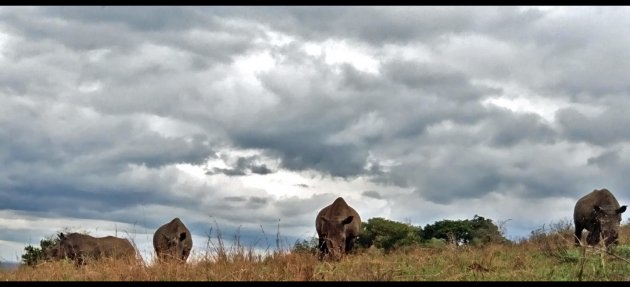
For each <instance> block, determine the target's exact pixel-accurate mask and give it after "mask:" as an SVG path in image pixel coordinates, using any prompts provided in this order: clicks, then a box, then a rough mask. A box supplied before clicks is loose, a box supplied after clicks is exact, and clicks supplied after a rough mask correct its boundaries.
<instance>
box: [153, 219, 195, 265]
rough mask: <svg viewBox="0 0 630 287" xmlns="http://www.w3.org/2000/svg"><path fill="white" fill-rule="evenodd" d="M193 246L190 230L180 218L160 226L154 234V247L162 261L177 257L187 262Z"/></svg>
mask: <svg viewBox="0 0 630 287" xmlns="http://www.w3.org/2000/svg"><path fill="white" fill-rule="evenodd" d="M192 246H193V241H192V236H191V234H190V231H189V230H188V228H186V225H184V223H183V222H182V221H181V220H180V219H179V218H174V219H173V220H171V222H169V223H166V224H164V225H162V226H160V228H158V229H157V230H156V231H155V234H153V248H154V249H155V253H156V255H157V258H158V260H160V261H164V260H168V259H177V260H180V261H181V262H186V259H188V255H190V250H191V249H192Z"/></svg>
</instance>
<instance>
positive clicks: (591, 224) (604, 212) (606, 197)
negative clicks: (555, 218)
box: [573, 188, 626, 246]
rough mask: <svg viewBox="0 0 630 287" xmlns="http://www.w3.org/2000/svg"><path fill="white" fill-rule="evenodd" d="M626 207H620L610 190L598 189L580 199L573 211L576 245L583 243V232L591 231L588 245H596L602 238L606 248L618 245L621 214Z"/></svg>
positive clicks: (587, 239)
mask: <svg viewBox="0 0 630 287" xmlns="http://www.w3.org/2000/svg"><path fill="white" fill-rule="evenodd" d="M624 211H626V206H625V205H624V206H621V207H620V206H619V202H617V199H616V198H615V196H614V195H613V194H612V193H611V192H610V191H608V189H605V188H604V189H599V190H598V189H596V190H593V191H592V192H591V193H589V194H587V195H585V196H584V197H582V198H580V199H579V200H578V201H577V203H576V204H575V208H574V210H573V221H574V223H575V245H580V242H581V241H582V230H583V229H586V230H588V231H589V233H588V236H587V237H586V243H587V244H588V245H596V244H598V243H599V241H600V237H603V238H604V244H605V246H610V245H611V244H616V243H618V237H619V224H620V222H621V214H622V213H623V212H624Z"/></svg>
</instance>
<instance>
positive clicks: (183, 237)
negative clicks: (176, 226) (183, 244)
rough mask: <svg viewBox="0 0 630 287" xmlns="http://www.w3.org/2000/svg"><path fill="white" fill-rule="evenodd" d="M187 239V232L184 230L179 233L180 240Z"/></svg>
mask: <svg viewBox="0 0 630 287" xmlns="http://www.w3.org/2000/svg"><path fill="white" fill-rule="evenodd" d="M185 239H186V232H182V233H180V234H179V241H184V240H185Z"/></svg>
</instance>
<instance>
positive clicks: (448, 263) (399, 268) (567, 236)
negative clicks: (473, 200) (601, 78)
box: [0, 225, 630, 281]
mask: <svg viewBox="0 0 630 287" xmlns="http://www.w3.org/2000/svg"><path fill="white" fill-rule="evenodd" d="M572 243H573V239H572V230H571V229H570V228H569V227H568V226H565V227H563V228H559V229H557V230H548V231H545V230H544V229H543V230H538V231H536V232H532V234H531V235H530V236H529V238H526V239H522V240H519V241H518V242H512V243H508V244H489V245H485V246H455V245H450V244H424V245H417V246H405V247H403V248H398V249H395V250H393V251H392V252H389V253H387V254H386V253H384V252H383V251H382V250H378V249H374V248H371V249H361V250H357V251H356V252H354V253H353V254H350V255H349V256H347V257H345V258H343V259H342V260H341V261H339V262H331V261H319V260H318V258H317V256H316V255H314V254H313V253H310V252H294V253H291V252H289V251H281V252H280V251H276V252H272V253H268V254H267V255H256V254H255V253H254V252H253V251H252V250H251V249H250V248H247V247H243V246H236V247H234V248H229V249H228V248H224V247H223V246H222V245H221V246H218V247H216V246H215V247H213V248H208V250H207V251H206V252H207V254H206V256H204V257H203V258H201V259H196V260H189V261H188V263H186V264H170V263H168V264H150V265H145V264H143V263H138V262H123V261H115V260H107V259H105V260H102V261H100V262H95V263H92V264H88V265H85V266H80V267H75V265H74V264H73V263H71V262H67V261H57V262H45V263H41V264H39V265H37V266H34V267H31V266H26V265H24V266H20V267H19V268H18V269H16V270H9V271H7V270H3V271H0V281H7V280H8V281H40V280H54V281H69V280H99V281H101V280H102V281H110V280H113V281H121V280H122V281H165V280H169V281H170V280H175V281H347V280H352V281H355V280H360V281H483V280H492V281H495V280H498V281H502V280H509V281H532V280H542V281H628V280H630V225H623V226H622V227H621V230H620V244H619V245H618V246H616V247H615V248H614V249H613V252H612V254H608V253H605V252H602V251H601V250H602V249H600V248H599V247H574V246H573V244H572Z"/></svg>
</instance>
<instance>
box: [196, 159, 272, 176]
mask: <svg viewBox="0 0 630 287" xmlns="http://www.w3.org/2000/svg"><path fill="white" fill-rule="evenodd" d="M258 160H259V157H257V156H249V157H239V158H238V159H237V160H236V162H235V163H234V167H233V168H218V167H214V168H212V170H209V171H207V172H206V174H208V175H212V174H217V173H222V174H225V175H227V176H243V175H248V174H252V173H254V174H260V175H265V174H270V173H273V172H274V171H273V170H271V169H269V168H268V167H267V165H266V164H264V163H263V164H258V163H256V161H258Z"/></svg>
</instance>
